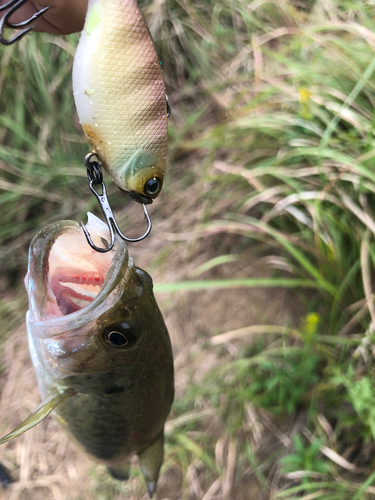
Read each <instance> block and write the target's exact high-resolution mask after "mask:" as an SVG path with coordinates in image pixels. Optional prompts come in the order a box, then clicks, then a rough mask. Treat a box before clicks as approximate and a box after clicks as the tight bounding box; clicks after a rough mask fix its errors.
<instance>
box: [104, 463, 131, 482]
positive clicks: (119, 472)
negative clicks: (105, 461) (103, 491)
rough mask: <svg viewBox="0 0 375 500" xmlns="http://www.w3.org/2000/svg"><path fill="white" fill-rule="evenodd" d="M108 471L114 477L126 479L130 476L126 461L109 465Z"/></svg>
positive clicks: (120, 479) (121, 479)
mask: <svg viewBox="0 0 375 500" xmlns="http://www.w3.org/2000/svg"><path fill="white" fill-rule="evenodd" d="M107 469H108V472H109V473H110V474H111V476H112V477H113V478H114V479H118V480H119V481H127V480H128V479H129V477H130V464H129V463H128V462H126V463H124V464H119V465H109V466H108V467H107Z"/></svg>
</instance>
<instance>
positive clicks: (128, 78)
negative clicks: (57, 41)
mask: <svg viewBox="0 0 375 500" xmlns="http://www.w3.org/2000/svg"><path fill="white" fill-rule="evenodd" d="M73 94H74V100H75V104H76V108H77V112H78V116H79V119H80V122H81V125H82V128H83V130H84V132H85V134H86V137H87V138H88V140H89V142H90V144H91V146H92V150H93V152H95V153H96V154H97V155H98V157H99V158H100V160H101V162H102V164H103V166H104V168H105V169H106V171H107V172H108V173H109V175H110V176H111V177H112V179H113V180H114V181H115V182H116V184H117V185H118V186H119V187H120V188H121V189H123V190H125V191H126V192H127V193H128V194H129V195H130V196H131V197H132V198H134V199H135V200H136V201H139V202H142V203H151V202H152V199H153V198H155V197H156V196H157V195H158V194H159V193H160V190H161V187H162V183H163V178H164V171H165V163H166V154H167V104H166V95H165V87H164V82H163V74H162V69H161V63H160V62H159V59H158V57H157V54H156V51H155V47H154V44H153V41H152V38H151V35H150V33H149V31H148V28H147V25H146V23H145V21H144V19H143V16H142V14H141V12H140V10H139V8H138V6H137V2H136V1H135V0H89V3H88V10H87V15H86V21H85V26H84V29H83V31H82V34H81V38H80V41H79V44H78V47H77V51H76V54H75V57H74V64H73Z"/></svg>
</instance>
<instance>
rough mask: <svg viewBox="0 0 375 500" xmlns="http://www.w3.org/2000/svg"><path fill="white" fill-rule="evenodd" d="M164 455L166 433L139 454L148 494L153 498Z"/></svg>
mask: <svg viewBox="0 0 375 500" xmlns="http://www.w3.org/2000/svg"><path fill="white" fill-rule="evenodd" d="M163 455H164V432H161V433H160V434H159V436H158V437H157V438H156V439H155V441H153V442H152V443H151V444H150V445H149V446H147V448H145V449H144V450H142V451H141V452H140V453H138V458H139V465H140V467H141V471H142V474H143V477H144V479H145V482H146V486H147V490H148V494H149V496H150V498H152V497H153V495H154V493H155V490H156V483H157V481H158V477H159V471H160V467H161V464H162V463H163Z"/></svg>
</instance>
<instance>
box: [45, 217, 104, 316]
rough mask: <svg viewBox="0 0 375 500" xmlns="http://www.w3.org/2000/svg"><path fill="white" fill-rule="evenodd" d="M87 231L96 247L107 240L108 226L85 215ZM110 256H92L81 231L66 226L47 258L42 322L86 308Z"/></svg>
mask: <svg viewBox="0 0 375 500" xmlns="http://www.w3.org/2000/svg"><path fill="white" fill-rule="evenodd" d="M88 218H89V221H88V224H87V228H88V231H89V232H90V235H91V238H92V239H93V241H94V243H95V244H97V245H103V243H102V240H103V239H104V240H109V231H108V228H107V226H106V225H105V224H104V223H102V221H100V219H98V218H97V217H95V216H93V215H92V214H88ZM112 258H113V252H108V253H105V254H102V253H99V252H95V250H93V249H92V248H91V247H90V246H89V245H88V244H87V241H86V238H85V237H84V235H83V232H82V230H81V228H80V227H74V226H69V227H68V228H66V230H64V231H62V232H61V234H60V235H59V236H58V237H57V238H56V240H55V241H54V243H53V245H52V247H51V250H50V252H49V256H48V265H47V270H48V271H47V276H46V280H47V290H48V295H49V297H48V306H47V308H46V310H45V316H44V318H43V319H53V318H56V317H59V316H66V315H68V314H71V313H74V312H76V311H79V310H80V309H83V308H84V307H86V306H88V305H89V304H90V303H91V302H92V301H93V300H94V299H95V298H96V297H97V296H98V294H99V293H100V291H101V289H102V285H103V283H104V281H105V277H106V275H107V272H108V270H109V268H110V267H111V264H112Z"/></svg>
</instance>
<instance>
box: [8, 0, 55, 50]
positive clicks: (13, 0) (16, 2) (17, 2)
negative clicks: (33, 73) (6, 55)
mask: <svg viewBox="0 0 375 500" xmlns="http://www.w3.org/2000/svg"><path fill="white" fill-rule="evenodd" d="M27 1H28V0H10V1H9V2H7V3H6V4H5V5H2V6H0V12H1V11H4V10H7V9H9V10H8V12H7V13H6V14H4V15H3V17H2V18H1V19H0V43H1V44H2V45H12V44H13V43H15V42H17V41H18V40H21V38H23V37H24V36H25V35H26V34H27V33H28V32H29V31H30V30H32V29H33V27H34V26H30V24H31V23H33V22H34V21H35V20H36V19H38V18H39V17H41V16H42V15H43V14H44V13H45V12H46V11H47V10H48V9H49V7H44V9H41V10H40V11H39V12H36V13H35V14H34V15H33V16H31V17H30V18H29V19H26V21H22V22H20V23H11V22H10V21H9V18H10V17H11V16H12V15H13V14H14V13H15V12H16V11H17V10H18V9H19V8H20V7H22V5H24V4H25V3H26V2H27ZM25 26H28V27H27V28H26V29H24V30H22V31H21V32H20V33H18V34H17V35H15V36H14V37H13V38H10V39H6V38H4V36H3V30H4V28H11V29H19V28H24V27H25Z"/></svg>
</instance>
